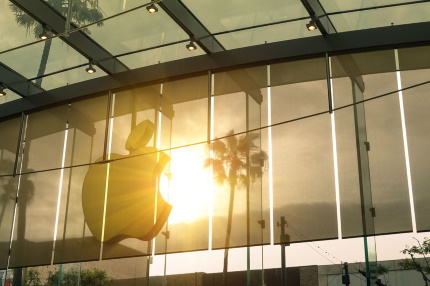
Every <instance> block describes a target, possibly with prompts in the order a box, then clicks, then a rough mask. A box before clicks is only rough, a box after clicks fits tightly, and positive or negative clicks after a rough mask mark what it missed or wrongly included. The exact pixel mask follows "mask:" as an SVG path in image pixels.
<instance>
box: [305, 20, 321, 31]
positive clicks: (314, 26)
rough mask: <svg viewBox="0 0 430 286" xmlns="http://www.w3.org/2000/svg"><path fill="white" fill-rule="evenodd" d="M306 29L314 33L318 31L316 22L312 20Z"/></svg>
mask: <svg viewBox="0 0 430 286" xmlns="http://www.w3.org/2000/svg"><path fill="white" fill-rule="evenodd" d="M306 28H308V30H309V31H313V30H316V29H318V27H317V25H316V24H315V21H314V20H310V21H309V23H308V24H306Z"/></svg>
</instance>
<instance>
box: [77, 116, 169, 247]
mask: <svg viewBox="0 0 430 286" xmlns="http://www.w3.org/2000/svg"><path fill="white" fill-rule="evenodd" d="M154 128H155V127H154V124H153V123H152V122H151V121H149V120H145V121H143V122H141V123H139V124H138V125H137V126H136V127H135V128H134V129H133V130H132V131H131V133H130V135H129V136H128V138H127V141H126V145H125V148H126V149H127V150H128V151H129V153H130V154H129V155H127V156H124V155H119V154H115V153H111V154H110V159H111V160H113V161H111V162H110V163H109V164H107V163H101V162H102V160H103V158H102V157H101V158H98V159H97V160H96V162H100V164H93V165H91V166H90V168H89V169H88V172H87V174H86V176H85V179H84V183H83V186H82V208H83V211H84V216H85V221H86V222H87V225H88V227H89V229H90V231H91V233H92V234H93V236H94V237H95V238H96V239H97V240H99V241H102V242H113V243H115V242H118V241H120V240H123V239H125V238H129V237H132V238H137V239H140V240H145V241H148V240H150V239H152V238H154V237H155V236H156V235H157V234H158V232H159V231H160V230H161V228H162V227H163V225H164V223H165V222H166V221H167V218H168V217H169V214H170V211H171V209H172V206H171V205H170V204H168V203H167V202H166V201H165V200H164V199H163V197H162V196H161V195H160V192H158V194H157V191H156V190H157V184H158V180H159V177H160V175H161V173H162V171H163V169H164V167H165V166H166V164H167V163H168V162H169V161H170V157H169V156H168V155H167V154H166V153H164V152H159V151H158V149H157V148H154V147H146V144H148V142H149V140H151V138H152V136H153V134H154ZM107 174H108V176H109V177H108V180H106V175H107ZM106 184H107V185H108V187H107V188H106ZM106 189H107V192H106ZM106 194H107V196H106ZM105 196H106V197H107V199H106V214H105V222H104V231H103V212H104V208H105V206H104V204H105ZM155 211H156V212H157V214H156V215H155Z"/></svg>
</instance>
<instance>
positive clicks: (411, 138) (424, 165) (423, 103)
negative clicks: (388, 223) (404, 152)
mask: <svg viewBox="0 0 430 286" xmlns="http://www.w3.org/2000/svg"><path fill="white" fill-rule="evenodd" d="M417 52H419V49H418V50H417V49H409V50H404V51H403V52H402V53H400V51H399V56H400V58H399V61H400V67H402V66H403V67H408V68H410V69H412V70H406V71H402V72H401V80H402V87H403V88H405V87H408V86H412V85H414V84H418V83H422V82H426V81H428V80H429V76H430V69H428V68H427V69H419V68H421V67H423V64H422V62H421V60H420V61H419V62H418V61H417V65H415V64H413V63H412V62H408V58H413V57H414V56H415V55H416V56H418V57H419V56H420V54H419V53H417ZM403 55H405V59H404V57H403ZM403 59H404V60H403ZM416 68H418V69H416ZM429 89H430V86H429V84H425V85H422V86H419V87H415V88H412V89H408V90H405V91H403V100H404V108H405V120H406V131H407V136H408V147H409V158H410V168H411V175H412V187H413V194H414V202H415V214H416V223H417V229H418V231H424V230H430V220H429V218H430V214H429V212H428V206H427V205H428V204H427V202H428V201H429V200H430V194H429V192H428V184H429V182H428V173H429V171H430V168H429V167H430V166H429V164H428V162H429V160H430V157H429V154H428V152H427V149H428V146H429V143H430V133H429V132H428V130H429V129H428V122H429V114H428V108H429V106H430V101H429V97H428V94H429Z"/></svg>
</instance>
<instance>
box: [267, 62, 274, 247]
mask: <svg viewBox="0 0 430 286" xmlns="http://www.w3.org/2000/svg"><path fill="white" fill-rule="evenodd" d="M271 125H272V90H271V87H270V65H267V126H269V127H268V128H267V133H268V135H267V137H268V146H267V148H268V153H269V154H268V158H267V160H268V165H269V208H270V244H271V245H274V244H275V230H274V218H273V161H272V158H273V152H272V127H271Z"/></svg>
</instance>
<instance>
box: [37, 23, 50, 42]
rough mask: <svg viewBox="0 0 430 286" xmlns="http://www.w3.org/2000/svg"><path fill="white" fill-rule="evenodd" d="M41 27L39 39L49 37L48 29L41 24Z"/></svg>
mask: <svg viewBox="0 0 430 286" xmlns="http://www.w3.org/2000/svg"><path fill="white" fill-rule="evenodd" d="M42 29H43V31H42V33H40V34H39V39H41V40H46V39H48V38H49V35H48V30H47V29H46V26H45V25H43V26H42Z"/></svg>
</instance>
